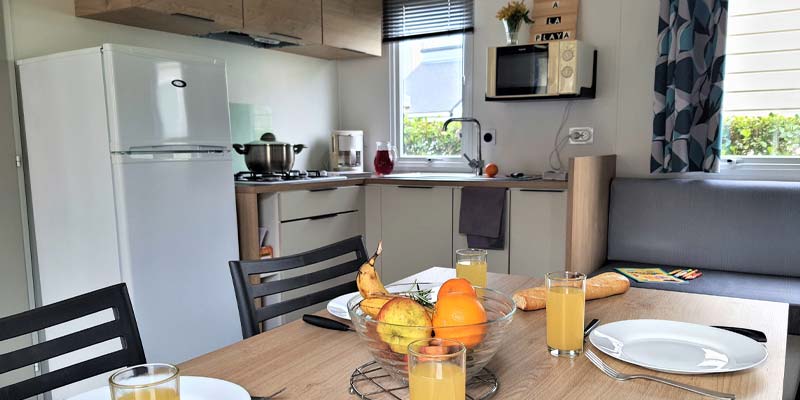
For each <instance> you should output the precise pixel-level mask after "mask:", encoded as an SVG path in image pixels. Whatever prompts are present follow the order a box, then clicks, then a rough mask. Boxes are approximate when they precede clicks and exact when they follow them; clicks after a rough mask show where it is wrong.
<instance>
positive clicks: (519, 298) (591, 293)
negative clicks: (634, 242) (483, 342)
mask: <svg viewBox="0 0 800 400" xmlns="http://www.w3.org/2000/svg"><path fill="white" fill-rule="evenodd" d="M630 287H631V282H630V281H629V280H628V278H626V277H624V276H622V275H620V274H618V273H616V272H606V273H603V274H600V275H597V276H595V277H593V278H589V279H587V280H586V300H594V299H602V298H604V297H609V296H613V295H615V294H622V293H625V292H627V291H628V288H630ZM512 298H513V299H514V303H516V304H517V307H519V309H520V310H523V311H531V310H541V309H542V308H545V304H546V299H547V291H546V289H545V287H544V286H538V287H534V288H529V289H522V290H519V291H517V292H516V293H514V296H512Z"/></svg>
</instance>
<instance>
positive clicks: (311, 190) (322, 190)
mask: <svg viewBox="0 0 800 400" xmlns="http://www.w3.org/2000/svg"><path fill="white" fill-rule="evenodd" d="M336 189H339V188H338V187H329V188H321V189H308V191H309V192H312V193H313V192H330V191H331V190H336Z"/></svg>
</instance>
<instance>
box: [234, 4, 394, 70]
mask: <svg viewBox="0 0 800 400" xmlns="http://www.w3.org/2000/svg"><path fill="white" fill-rule="evenodd" d="M245 1H247V0H245ZM382 23H383V2H382V1H381V0H322V46H303V47H295V48H287V49H285V50H286V51H289V52H292V53H298V54H305V55H309V56H313V57H321V58H329V59H339V58H353V57H359V56H367V55H371V56H380V55H381V44H382V42H381V40H382V32H381V28H382Z"/></svg>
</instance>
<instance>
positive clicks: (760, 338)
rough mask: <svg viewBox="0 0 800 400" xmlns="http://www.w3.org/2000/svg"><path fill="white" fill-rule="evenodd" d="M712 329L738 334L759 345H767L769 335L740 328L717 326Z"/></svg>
mask: <svg viewBox="0 0 800 400" xmlns="http://www.w3.org/2000/svg"><path fill="white" fill-rule="evenodd" d="M712 328H717V329H724V330H726V331H731V332H733V333H738V334H740V335H742V336H747V337H749V338H750V339H753V340H755V341H756V342H759V343H767V335H765V334H764V332H761V331H757V330H755V329H748V328H739V327H736V326H717V325H714V326H712Z"/></svg>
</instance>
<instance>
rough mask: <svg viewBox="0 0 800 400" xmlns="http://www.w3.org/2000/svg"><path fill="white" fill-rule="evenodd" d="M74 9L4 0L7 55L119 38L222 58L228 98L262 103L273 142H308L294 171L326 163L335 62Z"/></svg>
mask: <svg viewBox="0 0 800 400" xmlns="http://www.w3.org/2000/svg"><path fill="white" fill-rule="evenodd" d="M74 14H75V11H74V1H73V0H11V19H12V25H13V27H12V29H13V44H14V53H15V57H16V58H17V59H21V58H27V57H34V56H40V55H44V54H49V53H54V52H59V51H65V50H74V49H80V48H84V47H91V46H97V45H99V44H102V43H120V44H127V45H132V46H141V47H150V48H158V49H164V50H172V51H179V52H183V53H190V54H197V55H202V56H210V57H219V58H223V59H225V60H226V61H227V65H228V91H229V94H228V97H229V99H230V101H231V102H239V103H252V104H259V105H263V106H266V107H269V108H270V109H271V110H272V128H273V131H274V132H275V134H276V135H277V137H278V140H281V141H284V142H289V143H303V144H305V145H307V146H309V147H310V148H309V149H308V150H306V151H304V152H303V153H302V154H300V155H299V156H298V157H297V158H296V160H297V161H296V163H295V168H301V169H306V168H320V167H322V166H323V165H324V163H325V162H326V160H327V157H328V137H329V135H330V132H331V131H332V130H333V129H334V128H335V127H336V126H337V125H338V124H337V119H338V116H337V114H338V110H337V107H336V101H337V99H336V93H337V78H336V63H335V62H332V61H326V60H320V59H315V58H310V57H304V56H298V55H293V54H287V53H281V52H278V51H270V50H261V49H255V48H250V47H247V46H240V45H234V44H231V43H224V42H216V41H212V40H209V39H200V38H194V37H189V36H182V35H176V34H171V33H164V32H157V31H153V30H147V29H139V28H134V27H129V26H124V25H117V24H111V23H106V22H99V21H94V20H89V19H84V18H76V17H75V16H74ZM235 157H240V156H238V155H236V156H235Z"/></svg>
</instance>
